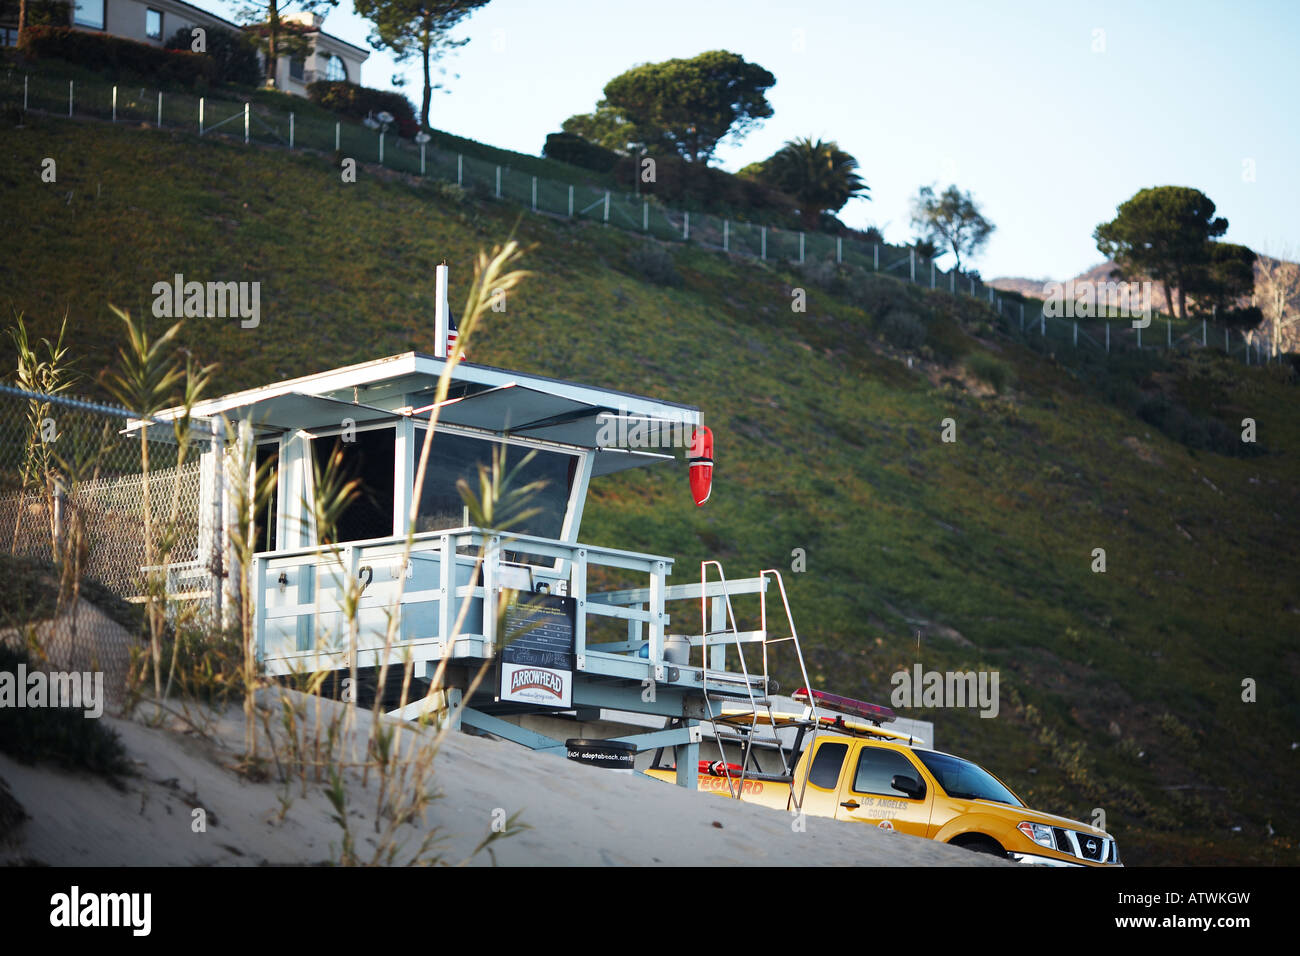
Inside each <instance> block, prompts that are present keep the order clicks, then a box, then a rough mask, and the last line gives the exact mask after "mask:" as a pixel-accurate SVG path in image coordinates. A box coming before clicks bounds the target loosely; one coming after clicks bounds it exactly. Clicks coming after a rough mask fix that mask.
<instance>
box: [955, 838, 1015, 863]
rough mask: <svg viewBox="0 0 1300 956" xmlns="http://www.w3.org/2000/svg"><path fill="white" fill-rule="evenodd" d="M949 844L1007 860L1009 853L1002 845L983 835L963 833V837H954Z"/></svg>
mask: <svg viewBox="0 0 1300 956" xmlns="http://www.w3.org/2000/svg"><path fill="white" fill-rule="evenodd" d="M949 842H950V843H951V844H952V845H953V846H959V847H963V848H964V849H967V850H973V851H975V852H976V853H988V854H991V855H993V856H998V857H1002V858H1003V859H1006V855H1007V851H1006V850H1004V849H1002V844H1000V843H998V841H997V840H995V839H993V838H992V837H990V836H985V835H984V834H982V833H963V834H962V835H961V836H957V837H953V838H952V839H951V840H950V841H949Z"/></svg>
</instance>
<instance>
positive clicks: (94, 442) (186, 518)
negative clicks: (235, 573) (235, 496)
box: [0, 386, 220, 699]
mask: <svg viewBox="0 0 1300 956" xmlns="http://www.w3.org/2000/svg"><path fill="white" fill-rule="evenodd" d="M134 419H135V416H133V415H131V413H129V412H127V411H125V410H123V409H118V408H113V407H111V406H106V405H101V404H98V403H94V402H88V401H82V400H79V399H73V398H69V397H66V396H62V395H40V394H36V393H32V392H26V391H23V390H20V389H16V388H11V387H9V386H0V555H3V556H5V558H6V561H7V563H8V567H9V574H10V575H11V576H12V577H11V580H10V581H8V582H7V583H6V584H5V585H2V586H4V587H6V589H8V590H9V592H10V594H9V597H8V598H7V599H6V601H5V602H4V605H5V609H6V611H7V612H8V613H7V615H6V616H7V617H8V618H9V620H5V621H3V622H0V628H4V629H7V631H0V635H4V636H8V637H10V638H13V637H15V636H17V637H18V638H19V639H20V640H29V639H30V638H32V637H34V638H35V639H36V641H37V642H38V643H39V645H40V651H41V655H42V656H43V657H44V658H45V661H44V663H45V664H47V665H48V666H50V667H54V668H60V669H68V670H87V669H89V670H99V671H103V672H104V675H105V684H106V687H107V688H109V689H110V698H111V699H117V698H118V695H119V694H120V693H121V691H122V689H124V688H125V686H126V672H127V667H128V665H129V662H130V657H131V649H132V648H133V647H135V646H136V645H137V642H138V641H139V640H140V639H141V638H140V635H141V630H140V627H139V623H140V620H141V616H140V611H141V609H142V605H143V604H144V602H145V600H146V597H145V596H146V594H147V592H148V590H149V581H148V577H149V575H148V569H149V568H150V566H151V564H150V559H149V549H150V547H152V549H153V555H154V557H153V565H152V566H153V567H156V568H160V569H163V568H165V575H164V576H163V578H162V580H164V581H165V584H166V591H167V599H168V600H167V606H168V609H169V614H171V615H172V616H173V618H174V617H175V615H176V614H177V613H178V612H179V611H180V609H182V608H184V609H186V610H187V613H188V614H189V615H190V616H191V617H197V619H199V620H210V615H211V613H212V611H213V609H214V606H215V601H214V592H213V585H214V583H217V582H219V581H220V578H219V576H218V575H217V574H215V573H214V571H217V570H219V565H217V564H216V563H214V561H213V560H212V557H213V551H214V544H213V540H214V539H213V536H212V534H211V526H210V525H209V526H207V527H205V526H204V522H203V520H202V513H203V512H202V510H201V502H202V501H203V499H204V495H203V487H202V484H203V481H202V473H201V463H200V459H199V450H200V449H199V447H198V444H199V443H195V442H191V443H190V445H189V447H188V448H187V449H185V450H184V451H183V450H182V448H181V446H180V445H179V444H178V443H177V442H176V441H175V440H174V438H173V439H172V440H168V436H169V435H171V434H172V433H171V429H170V428H159V427H155V428H154V429H152V430H151V431H150V433H149V434H150V438H149V440H148V457H149V470H148V479H147V481H148V493H147V494H146V487H145V484H146V477H145V472H144V469H143V467H142V461H143V456H142V448H141V441H140V432H139V431H138V430H136V431H134V432H133V433H129V434H126V433H124V432H125V430H126V428H127V425H128V423H129V422H131V421H133V420H134ZM146 501H147V502H148V505H147V508H148V514H149V515H150V516H151V518H152V521H151V523H150V529H149V535H148V540H149V542H150V543H149V544H146V537H147V536H146V533H145V514H146ZM74 583H75V591H74V589H73V585H74ZM74 595H75V597H74ZM24 602H26V603H28V604H30V607H24V606H21V605H22V604H23V603H24Z"/></svg>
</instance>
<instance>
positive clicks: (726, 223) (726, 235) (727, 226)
mask: <svg viewBox="0 0 1300 956" xmlns="http://www.w3.org/2000/svg"><path fill="white" fill-rule="evenodd" d="M722 251H723V252H730V251H731V220H730V219H724V220H722Z"/></svg>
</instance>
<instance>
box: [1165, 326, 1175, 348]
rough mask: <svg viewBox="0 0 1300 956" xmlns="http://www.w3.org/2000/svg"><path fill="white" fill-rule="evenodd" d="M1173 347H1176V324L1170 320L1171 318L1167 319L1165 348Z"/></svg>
mask: <svg viewBox="0 0 1300 956" xmlns="http://www.w3.org/2000/svg"><path fill="white" fill-rule="evenodd" d="M1173 347H1174V326H1173V323H1172V322H1170V321H1169V319H1165V348H1167V349H1172V348H1173Z"/></svg>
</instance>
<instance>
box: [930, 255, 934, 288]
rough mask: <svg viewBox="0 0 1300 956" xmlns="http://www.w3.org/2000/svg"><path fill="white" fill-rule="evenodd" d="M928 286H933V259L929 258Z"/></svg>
mask: <svg viewBox="0 0 1300 956" xmlns="http://www.w3.org/2000/svg"><path fill="white" fill-rule="evenodd" d="M930 288H931V289H933V288H934V260H933V259H931V260H930Z"/></svg>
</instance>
